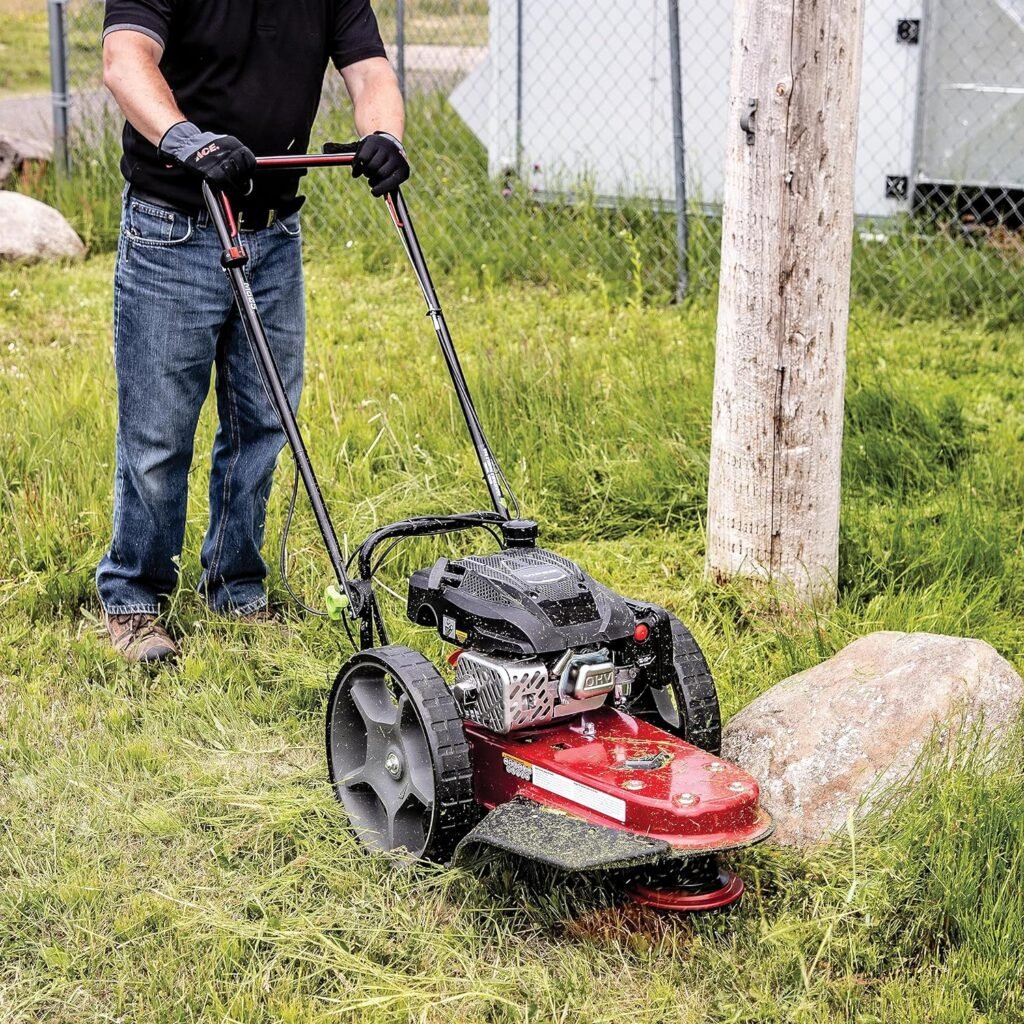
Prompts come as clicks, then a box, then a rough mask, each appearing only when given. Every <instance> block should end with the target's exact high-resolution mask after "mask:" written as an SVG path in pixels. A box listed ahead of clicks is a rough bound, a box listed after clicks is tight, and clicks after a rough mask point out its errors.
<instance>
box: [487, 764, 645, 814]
mask: <svg viewBox="0 0 1024 1024" xmlns="http://www.w3.org/2000/svg"><path fill="white" fill-rule="evenodd" d="M501 761H502V764H503V765H504V766H505V771H507V772H508V773H509V775H514V776H515V777H516V778H517V779H522V780H523V781H524V782H532V783H533V784H534V785H535V786H537V787H538V789H544V790H547V792H549V793H554V794H555V795H556V796H560V797H562V798H563V799H565V800H569V801H571V802H572V803H574V804H579V805H580V806H581V807H587V808H589V809H590V810H592V811H597V813H598V814H604V815H605V816H606V817H609V818H614V819H615V821H621V822H625V820H626V801H625V800H622V799H620V798H619V797H615V796H609V794H607V793H602V792H601V791H600V790H598V789H593V788H592V787H590V786H585V785H584V784H583V783H582V782H576V780H575V779H568V778H566V777H565V776H564V775H559V774H557V773H556V772H552V771H549V770H548V769H547V768H538V767H537V766H536V765H532V764H530V763H529V761H523V760H520V759H519V758H518V757H512V755H511V754H502V755H501Z"/></svg>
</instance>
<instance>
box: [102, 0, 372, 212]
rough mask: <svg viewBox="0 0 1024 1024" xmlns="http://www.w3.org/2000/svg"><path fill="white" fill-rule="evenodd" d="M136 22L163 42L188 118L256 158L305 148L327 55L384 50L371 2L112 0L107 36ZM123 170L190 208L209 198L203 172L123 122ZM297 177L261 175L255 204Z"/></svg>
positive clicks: (273, 199)
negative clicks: (170, 158) (179, 162)
mask: <svg viewBox="0 0 1024 1024" xmlns="http://www.w3.org/2000/svg"><path fill="white" fill-rule="evenodd" d="M118 29H134V30H135V31H138V32H142V33H144V34H145V35H147V36H149V37H150V38H151V39H155V40H156V41H157V42H159V43H160V44H161V45H162V46H163V48H164V52H163V56H162V58H161V60H160V71H161V72H162V73H163V76H164V78H166V79H167V83H168V85H170V87H171V91H172V92H173V93H174V98H175V100H176V101H177V103H178V106H179V107H180V108H181V111H182V112H183V113H184V115H185V117H187V118H188V120H190V121H192V122H194V123H195V124H196V125H198V126H199V128H200V129H202V130H203V131H210V132H218V133H223V134H225V135H234V136H236V137H237V138H239V139H241V141H242V142H244V143H245V144H246V145H247V146H248V147H249V148H250V149H251V150H252V151H253V152H254V153H255V154H256V155H257V156H261V155H268V154H274V153H304V152H306V147H307V145H308V144H309V133H310V130H311V129H312V126H313V118H314V117H315V116H316V110H317V106H318V105H319V103H320V90H321V87H322V85H323V80H324V72H325V71H326V70H327V62H328V60H333V61H334V64H335V65H336V66H337V67H338V69H339V70H340V69H341V68H343V67H346V66H347V65H349V64H354V63H355V62H356V61H360V60H365V59H367V58H368V57H383V56H385V51H384V45H383V43H382V42H381V38H380V32H379V30H378V28H377V19H376V18H375V17H374V14H373V11H372V9H371V8H370V3H369V0H106V14H105V17H104V20H103V35H104V38H106V36H107V35H108V34H109V33H110V32H113V31H116V30H118ZM123 143H124V156H123V157H122V159H121V172H122V174H124V176H125V178H126V179H127V180H128V181H130V182H131V183H132V184H133V185H135V186H137V187H138V188H139V189H141V190H142V191H145V192H151V193H153V194H155V195H158V196H161V197H163V198H165V199H166V200H167V201H168V202H170V203H172V204H174V205H177V206H181V207H183V208H185V209H189V208H194V209H197V208H199V207H201V206H202V191H201V183H200V179H199V178H198V177H197V176H195V175H192V174H189V173H188V172H187V171H185V170H183V169H182V168H180V167H177V166H175V167H168V166H167V160H166V159H165V158H163V157H161V156H159V155H158V154H157V150H156V147H155V146H154V145H153V144H152V143H151V142H148V141H147V140H146V139H145V138H143V136H142V135H140V134H139V133H138V132H137V131H136V130H135V129H134V128H133V127H132V126H131V125H130V124H125V127H124V135H123ZM299 177H300V175H299V174H298V173H292V172H283V171H264V172H261V173H257V175H256V179H255V182H254V188H253V193H252V195H251V197H249V198H248V199H247V200H246V203H247V204H249V205H252V206H262V205H265V206H278V205H280V204H281V203H283V202H287V200H289V199H292V198H294V196H295V193H296V190H297V189H298V182H299Z"/></svg>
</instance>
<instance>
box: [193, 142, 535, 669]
mask: <svg viewBox="0 0 1024 1024" xmlns="http://www.w3.org/2000/svg"><path fill="white" fill-rule="evenodd" d="M355 148H356V144H355V143H352V144H347V145H346V146H345V147H344V149H343V150H342V151H340V152H336V153H325V154H312V153H310V154H300V155H295V156H288V155H286V156H265V157H258V158H257V160H256V164H257V167H258V168H260V169H264V170H307V169H309V168H313V167H342V166H346V165H351V163H352V162H353V160H354V159H355ZM202 189H203V198H204V200H205V202H206V206H207V209H208V210H209V213H210V218H211V220H212V222H213V225H214V228H215V230H216V231H217V236H218V238H219V240H220V243H221V246H222V247H223V252H222V254H221V265H222V267H223V268H224V271H225V273H226V274H227V276H228V280H229V282H230V285H231V289H232V292H233V294H234V297H235V305H236V307H237V308H238V311H239V314H240V316H241V317H242V324H243V327H244V329H245V332H246V336H247V338H248V340H249V345H250V348H251V349H252V351H253V356H254V358H255V360H256V364H257V367H258V369H259V371H260V377H261V379H262V380H263V384H264V387H265V388H266V391H267V395H268V397H269V398H270V401H271V403H272V404H273V406H274V408H275V410H276V412H277V414H278V417H279V419H280V421H281V426H282V428H283V430H284V433H285V438H286V439H287V441H288V444H289V446H290V447H291V449H292V452H293V453H294V456H295V464H296V468H297V471H298V473H299V476H300V477H301V479H302V483H303V486H304V487H305V490H306V493H307V494H308V496H309V501H310V505H311V506H312V508H313V514H314V517H315V518H316V523H317V526H318V527H319V529H320V533H321V535H322V537H323V539H324V544H325V545H326V548H327V554H328V557H329V559H330V562H331V567H332V569H333V570H334V575H335V577H336V578H337V581H338V583H339V585H340V586H341V588H342V590H343V591H344V594H345V597H346V598H347V600H348V613H349V615H350V617H351V618H360V619H361V620H362V627H361V629H360V646H361V647H362V648H363V649H366V648H368V647H372V646H374V641H373V633H374V626H376V631H377V633H378V635H379V638H380V642H381V643H387V642H388V641H387V633H386V631H385V628H384V622H383V619H382V616H381V615H380V610H379V608H378V606H377V601H376V599H375V597H374V594H373V588H372V570H373V566H372V556H373V551H374V548H375V547H376V546H377V545H378V544H379V543H380V542H381V541H383V540H385V539H388V538H394V537H412V536H438V535H441V534H447V533H456V532H459V531H462V530H466V529H472V528H474V527H479V528H488V527H490V528H493V527H496V526H500V525H501V524H502V523H504V522H507V521H508V520H509V510H508V506H507V505H506V503H505V495H506V494H507V495H508V497H509V498H510V499H511V502H512V504H513V507H514V508H515V510H516V514H517V515H518V503H517V502H516V499H515V496H514V495H513V494H512V491H511V489H510V487H509V485H508V482H507V481H506V479H505V476H504V474H503V473H502V472H501V469H500V467H499V466H498V462H497V460H496V459H495V457H494V454H493V453H492V451H491V449H490V446H489V444H488V442H487V438H486V436H485V434H484V431H483V427H482V425H481V423H480V417H479V415H478V414H477V411H476V408H475V406H474V404H473V399H472V396H471V395H470V392H469V385H468V384H467V382H466V377H465V374H464V372H463V369H462V366H461V364H460V362H459V358H458V354H457V353H456V351H455V344H454V342H453V341H452V337H451V334H450V332H449V330H448V325H447V322H446V321H445V318H444V312H443V311H442V309H441V304H440V301H439V300H438V297H437V293H436V291H435V290H434V284H433V281H432V280H431V277H430V271H429V270H428V268H427V264H426V260H425V258H424V256H423V250H422V249H421V247H420V244H419V239H418V238H417V236H416V232H415V229H414V228H413V225H412V218H411V217H410V215H409V209H408V207H407V205H406V203H405V199H404V197H403V196H402V194H401V191H400V190H399V189H397V188H396V189H395V190H394V191H393V192H390V193H389V194H388V195H386V196H385V197H384V198H385V204H386V206H387V209H388V212H389V214H390V216H391V220H392V223H393V224H394V226H395V229H396V231H397V232H398V234H399V237H400V238H401V241H402V245H403V247H404V249H405V252H406V255H407V257H408V258H409V262H410V263H411V265H412V268H413V272H414V273H415V275H416V279H417V281H418V283H419V286H420V290H421V291H422V293H423V298H424V301H425V302H426V305H427V315H428V316H429V317H430V319H431V321H432V323H433V325H434V330H435V332H436V334H437V340H438V344H439V345H440V348H441V353H442V356H443V358H444V361H445V365H446V366H447V368H448V372H449V374H450V376H451V379H452V384H453V386H454V388H455V393H456V396H457V398H458V400H459V406H460V408H461V409H462V414H463V417H464V419H465V421H466V426H467V428H468V431H469V435H470V438H471V440H472V442H473V447H474V450H475V451H476V455H477V459H478V461H479V463H480V468H481V471H482V473H483V478H484V483H485V484H486V486H487V490H488V493H489V495H490V498H491V504H492V505H493V507H494V512H470V513H462V514H456V515H448V516H417V517H413V518H412V519H409V520H404V521H402V522H399V523H393V524H391V525H390V526H385V527H382V528H381V529H379V530H377V531H375V532H374V533H373V534H371V535H370V537H368V538H367V540H365V541H364V542H363V544H362V545H361V546H360V548H359V573H360V577H361V579H360V582H359V583H356V582H354V581H352V580H351V579H350V578H349V575H348V571H347V567H346V563H345V559H344V557H343V555H342V553H341V548H340V545H339V544H338V538H337V535H336V533H335V531H334V526H333V523H332V522H331V518H330V515H329V513H328V511H327V507H326V504H325V502H324V499H323V495H322V493H321V491H320V485H319V483H318V482H317V479H316V474H315V472H314V470H313V466H312V463H311V461H310V459H309V455H308V452H307V450H306V446H305V443H304V441H303V439H302V434H301V431H300V430H299V426H298V422H297V420H296V417H295V412H294V410H293V409H292V407H291V403H290V402H289V400H288V396H287V394H286V392H285V390H284V385H283V382H282V381H281V375H280V372H279V370H278V368H277V364H276V362H275V360H274V354H273V351H272V349H271V348H270V344H269V341H268V339H267V333H266V329H265V327H264V325H263V321H262V319H261V317H260V315H259V311H258V309H257V308H256V303H255V300H254V298H253V294H252V289H251V288H250V286H249V282H248V280H247V278H246V275H245V272H244V270H243V268H244V266H245V264H246V263H247V262H248V258H249V257H248V252H247V251H246V249H245V246H244V245H243V244H242V240H241V238H240V237H239V228H238V224H237V220H236V218H235V214H234V208H233V206H232V203H231V200H230V199H229V198H228V196H227V195H226V194H225V193H223V192H214V190H213V189H212V188H211V187H210V186H209V184H208V183H207V182H203V186H202ZM503 488H504V493H503V490H502V489H503Z"/></svg>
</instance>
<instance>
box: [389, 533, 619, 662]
mask: <svg viewBox="0 0 1024 1024" xmlns="http://www.w3.org/2000/svg"><path fill="white" fill-rule="evenodd" d="M409 618H410V619H412V620H413V622H416V623H419V624H420V625H436V627H437V630H438V632H439V633H440V634H441V636H442V637H443V638H444V639H446V640H448V641H450V642H451V643H456V644H459V645H460V646H466V647H472V648H473V649H474V650H480V651H484V652H487V653H506V654H512V655H518V656H529V655H534V654H552V653H557V652H560V651H564V650H566V649H568V648H570V647H581V646H584V645H587V644H597V643H608V642H614V641H616V640H621V639H625V638H626V637H632V635H633V630H634V628H635V625H636V620H635V617H634V615H633V613H632V611H631V610H630V608H629V607H628V605H627V604H626V601H625V599H624V598H622V597H620V596H619V595H618V594H616V593H615V592H614V591H611V590H609V589H608V588H607V587H605V586H602V585H601V584H600V583H598V582H597V581H596V580H594V579H592V578H591V577H590V576H588V575H587V574H586V573H585V572H584V571H583V570H582V569H581V568H580V567H579V566H578V565H576V563H575V562H572V561H570V560H569V559H568V558H563V557H562V556H561V555H558V554H555V552H553V551H547V550H545V549H544V548H511V549H508V550H505V551H498V552H495V553H494V554H490V555H469V556H467V557H465V558H460V559H456V560H448V559H446V558H442V559H440V560H439V561H438V562H436V563H435V564H434V566H433V567H432V568H431V569H421V570H419V571H418V572H415V573H413V575H412V577H411V579H410V581H409Z"/></svg>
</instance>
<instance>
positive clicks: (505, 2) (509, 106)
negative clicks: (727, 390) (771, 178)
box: [451, 0, 1024, 218]
mask: <svg viewBox="0 0 1024 1024" xmlns="http://www.w3.org/2000/svg"><path fill="white" fill-rule="evenodd" d="M679 6H680V8H681V11H680V17H679V38H680V42H681V77H682V106H683V139H684V143H685V170H686V173H685V192H686V196H687V199H688V201H689V203H690V205H691V207H692V206H693V205H694V204H697V203H699V204H703V205H704V206H706V207H708V208H714V207H715V206H716V205H718V204H720V203H721V199H722V188H723V177H724V165H725V145H726V139H727V137H728V133H730V132H739V131H741V127H740V125H739V124H729V123H728V117H727V111H728V89H729V66H730V60H731V48H732V4H731V3H730V2H728V0H705V2H704V3H702V4H691V3H686V2H685V0H684V2H682V3H681V4H680V5H679ZM489 42H490V45H489V50H488V55H487V58H486V60H485V61H484V62H483V63H482V64H481V65H480V66H479V67H477V68H476V69H475V70H474V71H473V72H472V73H471V74H470V75H469V76H468V77H467V78H466V79H464V80H463V81H462V82H461V83H460V84H459V86H458V87H457V88H456V89H455V91H454V92H453V93H452V97H451V98H452V103H453V104H454V106H455V109H456V110H457V111H458V113H459V114H460V115H461V116H462V118H463V119H464V120H465V121H466V122H467V124H468V125H469V126H470V128H471V129H472V130H473V131H474V133H475V134H476V135H477V136H478V138H480V140H481V141H482V142H483V143H484V144H485V146H486V147H487V152H488V163H489V167H490V172H491V174H492V176H494V177H495V178H500V177H501V176H502V175H515V176H516V177H517V178H518V179H520V180H521V181H524V182H526V183H527V184H528V185H529V187H531V188H532V189H533V190H534V191H535V192H536V193H537V194H538V195H540V196H541V197H544V196H550V197H556V196H557V197H565V196H568V197H570V198H571V197H573V196H576V195H579V194H580V192H581V191H583V192H585V193H586V194H587V195H589V196H591V197H592V198H593V199H594V200H595V201H597V202H602V203H604V202H618V201H619V200H621V199H624V198H638V199H643V200H648V201H651V202H655V203H665V204H666V205H671V204H672V202H673V201H674V197H675V196H676V189H677V175H676V172H675V164H674V149H673V119H672V67H671V61H670V38H669V3H668V0H586V2H584V0H564V2H560V3H552V2H551V0H493V2H492V3H491V8H490V41H489ZM822 116H825V117H827V116H828V111H827V110H825V111H823V112H822ZM943 187H945V188H964V187H966V188H981V189H987V190H998V192H999V193H1001V194H1005V195H1009V196H1011V197H1012V196H1013V194H1014V192H1015V190H1021V189H1024V0H906V2H901V3H892V2H889V0H866V8H865V38H864V67H863V74H862V88H861V97H860V118H859V129H858V141H857V167H856V183H855V198H854V207H855V210H856V212H857V213H858V215H860V216H861V217H871V218H886V217H890V216H892V215H894V214H897V213H900V212H902V211H905V210H907V209H908V208H909V207H910V205H911V204H912V203H914V202H915V201H917V202H920V201H921V200H922V196H924V197H927V195H928V194H929V190H931V189H941V188H943Z"/></svg>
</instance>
